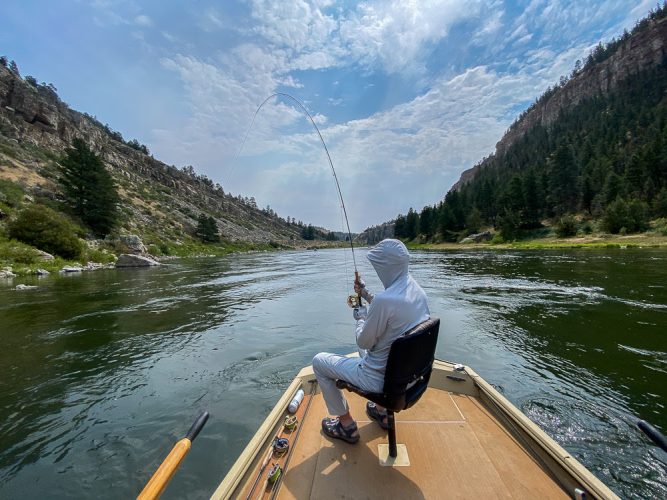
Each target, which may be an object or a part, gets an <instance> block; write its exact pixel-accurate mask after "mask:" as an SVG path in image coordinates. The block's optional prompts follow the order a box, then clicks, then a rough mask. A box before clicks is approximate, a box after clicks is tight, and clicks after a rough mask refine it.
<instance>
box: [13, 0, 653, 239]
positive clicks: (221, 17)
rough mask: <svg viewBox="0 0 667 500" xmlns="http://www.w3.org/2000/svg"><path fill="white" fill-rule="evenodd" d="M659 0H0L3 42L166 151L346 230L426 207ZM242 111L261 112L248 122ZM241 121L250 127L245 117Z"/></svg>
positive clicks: (294, 212) (28, 67)
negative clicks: (523, 113) (525, 114)
mask: <svg viewBox="0 0 667 500" xmlns="http://www.w3.org/2000/svg"><path fill="white" fill-rule="evenodd" d="M654 5H655V1H654V0H637V1H621V0H606V1H599V0H597V1H596V0H577V1H568V0H552V1H549V0H526V1H514V2H505V1H499V0H491V1H486V2H482V1H476V0H421V1H417V0H404V1H390V0H384V1H375V0H369V1H362V2H350V1H333V0H313V1H306V0H280V1H277V0H275V1H265V0H248V1H235V0H225V1H221V0H219V1H217V2H214V1H207V0H193V1H188V2H175V1H170V0H152V1H135V0H78V1H73V0H72V1H68V0H60V1H57V2H54V1H37V0H3V1H2V2H0V26H1V27H2V28H1V29H0V54H4V55H6V56H7V57H8V58H9V59H10V60H11V59H14V60H16V62H17V64H18V66H19V69H20V71H21V74H22V75H23V76H25V75H32V76H34V77H35V78H37V80H38V81H40V82H42V81H45V82H47V83H53V84H54V85H55V86H56V87H57V88H58V93H59V95H60V97H61V98H62V99H63V100H64V101H65V102H67V103H68V104H69V105H70V107H72V108H73V109H76V110H78V111H81V112H87V113H89V114H91V115H94V116H96V117H97V118H98V119H99V120H100V121H101V122H103V123H108V124H109V126H110V127H111V128H113V129H114V130H118V131H120V132H121V133H122V134H123V136H124V137H125V138H126V139H133V138H136V139H137V140H139V141H140V142H141V143H143V144H146V146H148V148H149V149H150V151H151V153H152V154H153V155H154V156H155V157H156V158H157V159H159V160H161V161H163V162H165V163H167V164H170V165H176V166H177V167H179V168H180V167H183V166H186V165H192V166H193V167H194V168H195V170H196V171H197V172H198V173H200V174H204V175H206V176H208V177H209V178H211V179H212V180H213V181H215V182H218V183H220V184H221V185H222V186H223V188H224V189H225V191H227V192H231V193H234V194H241V195H243V196H246V197H251V196H252V197H254V198H255V199H256V201H257V203H258V205H260V206H261V207H266V206H270V207H271V208H272V209H273V210H275V211H276V212H277V213H278V214H280V215H281V216H283V217H288V216H289V217H295V218H296V219H297V220H302V221H304V222H306V223H312V224H314V225H317V226H322V227H326V228H328V229H331V230H342V229H343V227H344V222H343V218H342V211H341V207H340V201H339V198H338V193H337V191H336V185H335V183H334V178H333V175H332V171H331V167H330V165H329V162H328V159H327V157H326V154H325V150H324V148H323V146H322V144H321V142H320V139H319V137H318V135H317V133H316V131H315V130H314V128H313V126H312V125H311V123H310V121H309V119H308V117H307V116H306V114H305V113H304V112H302V111H301V109H300V108H299V106H298V105H295V104H294V102H292V101H291V100H290V99H288V98H272V99H269V101H268V102H267V104H265V105H264V106H263V107H262V108H261V109H260V110H259V112H257V114H256V116H255V113H256V111H257V108H258V106H259V105H260V103H262V101H264V100H265V99H266V98H267V97H269V96H271V95H272V94H274V93H276V92H280V93H287V94H289V95H291V96H293V97H294V98H295V99H297V100H298V101H300V102H301V103H302V104H303V105H304V106H305V108H306V109H307V110H308V112H309V113H310V115H311V116H312V118H313V120H314V122H315V123H316V124H317V126H318V127H319V129H320V132H321V134H322V137H323V139H324V141H325V143H326V146H327V148H328V150H329V153H330V155H331V160H332V162H333V165H334V168H335V172H336V174H337V177H338V181H339V183H340V188H341V192H342V196H343V200H344V202H345V206H346V209H347V214H348V218H349V223H350V227H351V229H352V231H353V232H358V231H361V230H363V229H364V228H366V227H368V226H372V225H376V224H380V223H382V222H386V221H389V220H391V219H393V218H395V217H396V216H397V215H398V214H405V213H407V211H408V209H409V208H410V207H412V208H414V209H416V210H421V208H423V207H424V206H425V205H433V204H435V203H437V202H439V201H440V200H442V199H443V197H444V195H445V194H446V193H447V191H448V190H449V189H450V188H451V186H452V184H454V182H456V181H457V180H458V178H459V176H460V174H461V172H462V171H464V170H466V169H468V168H470V167H472V166H473V165H475V164H476V163H478V162H479V161H480V160H481V159H482V158H484V157H486V156H489V155H490V154H492V153H493V152H494V149H495V144H496V143H497V142H498V141H499V140H500V138H501V137H502V135H503V133H504V131H505V130H507V128H508V127H509V125H510V124H511V123H512V122H513V121H514V120H515V118H516V117H517V116H518V115H519V114H520V113H521V111H523V110H524V109H526V108H527V107H528V106H529V105H530V104H531V103H532V102H534V101H535V99H536V98H537V97H539V96H540V95H541V94H542V93H543V92H544V91H545V90H546V89H547V88H548V87H549V86H551V85H553V84H554V83H556V82H557V81H558V79H559V78H560V76H561V75H567V74H569V73H570V72H571V70H572V68H573V67H574V63H575V61H576V60H577V59H582V60H583V59H585V57H586V56H587V54H588V53H589V52H590V50H591V49H592V48H593V47H594V46H595V45H596V44H597V43H598V42H599V41H603V42H607V41H609V40H610V39H611V38H612V37H613V36H618V35H620V34H621V33H622V32H623V29H631V28H632V27H633V26H634V24H635V23H636V21H637V20H639V19H641V18H642V17H645V16H646V14H647V13H648V11H649V9H650V8H652V7H654ZM253 116H255V119H254V122H253ZM251 124H252V126H251Z"/></svg>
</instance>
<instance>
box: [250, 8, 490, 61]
mask: <svg viewBox="0 0 667 500" xmlns="http://www.w3.org/2000/svg"><path fill="white" fill-rule="evenodd" d="M481 5H482V2H481V1H479V0H428V1H426V0H424V1H420V2H416V1H412V2H406V1H399V0H394V1H392V2H384V1H366V2H362V3H360V4H359V5H357V6H356V8H355V9H354V10H351V11H345V12H343V13H341V14H340V15H339V16H335V15H334V14H327V13H325V12H324V11H323V9H324V7H328V6H330V3H329V2H327V3H323V2H320V4H319V5H318V4H317V3H311V2H307V1H305V0H289V1H283V2H272V1H269V0H254V1H253V2H252V14H253V17H254V19H255V20H256V21H257V23H258V24H257V25H256V26H255V27H254V28H253V32H254V33H256V34H258V35H260V36H262V37H263V38H264V39H266V40H267V41H268V42H269V43H270V44H272V45H273V46H276V47H278V48H282V49H285V50H287V51H288V53H289V54H290V56H292V57H290V61H291V65H290V68H291V69H300V70H306V69H322V68H330V67H336V66H341V65H344V64H350V62H353V63H354V64H361V65H363V66H366V67H367V68H381V69H383V70H384V71H386V72H388V73H395V72H398V71H401V70H406V69H410V70H421V69H422V65H423V59H424V57H425V56H426V55H427V54H428V49H429V47H430V46H432V45H434V44H436V43H438V42H439V41H440V40H442V39H443V38H444V37H445V36H446V35H447V33H448V30H449V28H450V27H451V26H452V25H453V24H455V23H456V22H459V21H461V20H464V19H469V18H473V17H476V16H478V15H479V14H480V9H481Z"/></svg>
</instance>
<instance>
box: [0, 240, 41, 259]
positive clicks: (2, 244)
mask: <svg viewBox="0 0 667 500" xmlns="http://www.w3.org/2000/svg"><path fill="white" fill-rule="evenodd" d="M39 261H40V260H39V253H38V252H37V251H36V250H35V249H34V248H32V247H30V246H28V245H26V244H25V243H21V242H19V241H16V240H10V241H0V263H3V264H14V263H18V264H34V263H36V262H39Z"/></svg>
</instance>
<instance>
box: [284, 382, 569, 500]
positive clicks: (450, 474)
mask: <svg viewBox="0 0 667 500" xmlns="http://www.w3.org/2000/svg"><path fill="white" fill-rule="evenodd" d="M348 401H349V402H350V407H351V409H352V415H354V416H355V418H357V422H358V426H359V433H360V434H361V439H360V441H359V442H358V443H357V444H354V445H350V444H348V443H345V442H342V441H338V440H332V439H329V438H328V437H327V436H325V435H324V434H322V432H321V426H320V421H321V419H322V417H323V416H325V415H326V414H327V412H326V407H325V405H324V400H323V398H322V395H321V394H317V395H315V396H314V400H313V402H312V404H311V407H310V409H309V411H308V415H307V417H306V420H305V421H304V422H302V424H301V425H302V426H303V429H302V431H301V433H300V436H299V439H298V442H297V445H296V448H295V449H294V450H293V452H292V457H291V460H290V462H289V467H288V470H287V471H286V475H285V477H284V478H283V481H282V482H281V484H280V485H279V486H280V489H279V491H278V492H277V493H278V494H277V498H279V499H303V498H317V499H326V498H406V499H407V498H529V497H532V498H568V495H567V494H566V493H565V492H564V491H563V490H562V489H561V488H560V487H559V486H558V485H557V484H556V483H555V482H554V481H553V479H551V478H550V477H549V476H547V475H546V473H545V472H544V471H543V469H542V468H541V467H540V465H539V464H538V463H537V462H536V461H535V460H534V459H533V458H532V457H530V456H529V455H528V454H527V453H526V452H525V451H524V450H523V448H522V447H521V446H519V444H518V443H517V442H516V441H515V440H514V438H513V437H512V436H510V435H509V434H508V433H507V432H505V431H504V430H503V428H502V427H501V426H500V425H499V424H498V423H497V422H496V420H495V419H494V417H493V416H492V415H491V414H490V413H489V412H488V411H486V410H485V409H484V407H483V406H482V405H481V404H480V403H479V402H478V401H476V400H475V398H472V397H470V396H465V395H456V394H451V393H449V392H446V391H441V390H438V389H429V390H428V391H427V392H426V394H425V395H424V397H423V398H422V400H421V401H420V402H419V403H418V404H417V405H416V406H415V407H413V408H411V409H409V410H405V411H402V412H400V413H398V414H396V434H397V439H398V442H399V443H404V444H405V445H406V447H407V450H408V457H409V460H410V465H409V466H407V467H384V466H381V465H380V464H379V458H378V444H380V443H386V442H387V433H386V431H383V430H382V429H381V428H380V427H379V426H378V425H377V423H375V422H372V421H369V420H368V417H367V416H366V413H365V410H364V405H365V400H363V399H362V398H360V397H359V396H357V395H355V394H349V398H348Z"/></svg>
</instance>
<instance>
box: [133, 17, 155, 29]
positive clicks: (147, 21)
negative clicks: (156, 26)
mask: <svg viewBox="0 0 667 500" xmlns="http://www.w3.org/2000/svg"><path fill="white" fill-rule="evenodd" d="M134 24H136V25H138V26H144V27H146V28H148V27H150V26H153V20H152V19H151V18H150V17H148V16H147V15H145V14H141V15H139V16H137V17H135V18H134Z"/></svg>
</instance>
